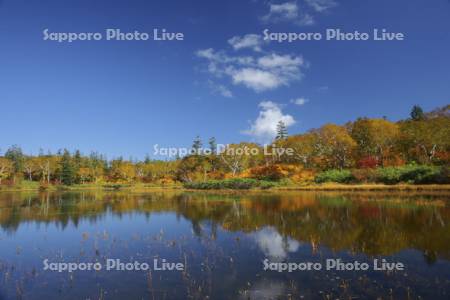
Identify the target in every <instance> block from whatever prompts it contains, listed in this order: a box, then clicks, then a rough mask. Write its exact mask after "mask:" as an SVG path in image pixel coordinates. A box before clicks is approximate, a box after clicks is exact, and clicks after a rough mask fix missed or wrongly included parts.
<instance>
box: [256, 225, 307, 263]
mask: <svg viewBox="0 0 450 300" xmlns="http://www.w3.org/2000/svg"><path fill="white" fill-rule="evenodd" d="M255 239H256V243H257V244H258V246H259V248H260V249H261V251H262V252H263V253H264V255H266V256H267V257H270V258H271V259H273V260H284V259H286V258H287V255H288V253H289V252H296V251H297V250H298V248H299V247H300V243H299V242H297V241H296V240H293V239H291V238H287V239H283V237H282V236H281V235H280V234H279V233H278V232H277V231H276V230H275V229H273V228H271V227H268V228H264V229H262V230H260V231H258V232H257V233H256V235H255Z"/></svg>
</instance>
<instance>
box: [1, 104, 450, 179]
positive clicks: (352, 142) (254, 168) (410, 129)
mask: <svg viewBox="0 0 450 300" xmlns="http://www.w3.org/2000/svg"><path fill="white" fill-rule="evenodd" d="M277 131H278V132H277V136H276V138H275V140H274V141H273V144H272V145H270V146H269V150H270V149H271V148H273V149H291V150H292V151H291V152H289V153H288V152H287V151H286V152H277V151H269V152H270V153H271V154H270V155H266V154H265V152H266V151H264V150H263V146H261V145H259V144H257V143H249V142H242V143H237V144H230V145H227V148H226V149H224V150H222V151H219V152H218V151H217V144H216V140H215V139H214V138H210V139H209V140H208V146H207V147H208V148H209V149H210V151H208V154H202V153H201V152H200V151H198V150H199V149H201V148H202V147H203V143H202V141H201V139H200V138H199V137H197V138H196V139H195V140H194V142H193V145H192V149H193V150H194V151H192V153H193V154H190V155H187V156H184V157H181V158H177V159H174V160H167V161H164V160H152V159H150V158H149V157H147V158H146V159H144V160H142V161H132V160H125V159H123V158H121V157H119V158H116V159H112V160H107V159H106V157H105V156H104V155H101V154H99V153H96V152H93V153H91V154H89V155H83V154H81V152H80V151H78V150H76V151H75V152H73V153H71V152H69V151H68V150H67V149H64V150H60V151H58V152H57V153H55V154H52V153H47V154H45V153H43V152H42V151H41V152H40V153H39V154H38V155H35V156H32V155H26V154H24V153H23V151H22V150H21V148H20V147H19V146H17V145H15V146H12V147H10V148H9V149H8V150H7V151H6V152H5V153H4V155H3V156H0V184H11V185H14V184H17V183H19V182H21V181H22V180H29V181H37V182H41V184H64V185H72V184H87V183H107V182H111V183H135V182H144V183H156V184H170V183H175V182H199V181H200V182H204V181H207V180H211V179H215V180H218V179H228V178H256V179H265V180H273V181H277V180H282V179H290V180H292V181H294V182H302V181H308V180H313V179H314V178H318V177H317V176H318V174H321V173H323V172H330V171H333V172H340V171H342V170H355V171H354V172H353V171H352V172H353V173H352V176H353V177H355V176H357V175H358V174H360V173H358V171H357V170H374V169H383V168H384V169H386V168H396V167H398V168H400V167H402V166H408V165H411V164H416V165H423V166H436V167H439V168H440V169H439V170H440V171H443V170H444V171H445V170H448V166H449V165H450V164H449V163H450V105H447V106H445V107H442V108H438V109H435V110H433V111H431V112H428V113H425V112H424V111H423V110H422V109H421V108H420V107H419V106H414V107H413V108H412V110H411V113H410V118H408V119H405V120H400V121H398V122H392V121H389V120H387V119H386V118H358V119H357V120H355V121H352V122H348V123H346V124H344V125H336V124H325V125H323V126H322V127H320V128H317V129H312V130H310V131H308V132H306V133H304V134H295V135H288V132H287V130H286V126H285V125H284V124H283V123H282V122H281V121H280V122H279V124H278V126H277ZM242 149H245V150H247V151H230V150H242ZM253 150H256V151H253ZM255 153H256V154H255ZM336 170H337V171H336ZM336 174H341V173H336ZM341 175H342V174H341ZM341 175H340V176H341Z"/></svg>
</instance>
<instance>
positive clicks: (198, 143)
mask: <svg viewBox="0 0 450 300" xmlns="http://www.w3.org/2000/svg"><path fill="white" fill-rule="evenodd" d="M202 146H203V144H202V140H201V139H200V137H199V136H198V135H197V137H196V138H195V139H194V142H193V143H192V151H193V153H194V154H195V155H197V154H200V150H201V148H202Z"/></svg>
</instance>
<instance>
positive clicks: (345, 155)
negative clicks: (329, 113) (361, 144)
mask: <svg viewBox="0 0 450 300" xmlns="http://www.w3.org/2000/svg"><path fill="white" fill-rule="evenodd" d="M313 133H314V135H315V138H316V144H315V147H316V152H317V154H318V155H319V158H321V160H322V164H323V165H321V167H322V168H323V167H324V168H340V169H342V168H346V167H350V166H351V164H352V152H353V150H354V148H355V146H356V142H355V141H354V140H353V139H352V137H351V136H350V135H349V134H348V132H347V130H346V128H344V127H341V126H338V125H335V124H327V125H325V126H323V127H321V128H319V129H317V130H314V131H313Z"/></svg>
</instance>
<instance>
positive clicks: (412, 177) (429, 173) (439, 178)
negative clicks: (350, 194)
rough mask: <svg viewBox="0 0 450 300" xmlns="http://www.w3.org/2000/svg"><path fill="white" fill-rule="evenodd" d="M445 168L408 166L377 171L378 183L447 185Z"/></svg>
mask: <svg viewBox="0 0 450 300" xmlns="http://www.w3.org/2000/svg"><path fill="white" fill-rule="evenodd" d="M446 180H448V178H447V179H446V176H445V168H440V167H437V166H428V165H415V164H411V165H407V166H402V167H387V168H380V169H378V170H377V181H378V182H382V183H385V184H396V183H400V182H407V183H414V184H427V183H445V181H446Z"/></svg>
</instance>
